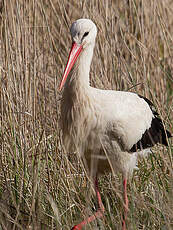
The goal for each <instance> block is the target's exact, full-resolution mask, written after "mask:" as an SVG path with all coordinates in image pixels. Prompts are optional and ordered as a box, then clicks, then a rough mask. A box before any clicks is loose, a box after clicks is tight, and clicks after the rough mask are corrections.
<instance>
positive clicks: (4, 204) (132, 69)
mask: <svg viewBox="0 0 173 230" xmlns="http://www.w3.org/2000/svg"><path fill="white" fill-rule="evenodd" d="M172 9H173V2H172V1H171V0H164V1H158V0H152V1H151V0H149V1H144V0H139V1H137V0H123V1H113V0H110V1H106V0H101V1H100V0H94V1H77V0H69V1H67V0H65V1H58V0H48V1H43V0H14V1H9V0H1V1H0V19H1V20H0V49H1V52H0V127H1V128H0V229H3V230H5V229H7V230H10V229H13V230H15V229H63V230H65V229H70V228H71V227H72V226H73V225H74V224H75V223H77V222H78V221H80V220H81V219H82V218H84V216H86V215H89V214H91V213H92V212H93V210H92V209H91V207H92V208H94V207H95V199H94V194H93V193H92V191H91V192H89V191H90V183H89V182H88V180H87V178H86V176H85V173H84V169H83V167H82V165H81V164H80V159H78V157H77V155H76V154H75V153H72V152H71V153H67V152H65V151H64V149H63V146H62V141H61V130H60V124H59V104H60V100H61V94H60V93H59V91H58V85H59V83H60V80H61V76H62V73H63V70H64V67H65V64H66V61H67V56H68V51H69V48H70V45H71V39H70V34H69V26H70V25H71V23H72V22H73V21H74V20H76V19H78V18H82V17H86V18H90V19H92V20H93V21H94V22H95V23H96V25H97V27H98V36H97V41H96V48H95V53H94V58H93V64H92V68H91V84H92V85H93V86H95V87H100V88H104V89H115V90H116V89H118V90H130V91H133V92H137V93H139V94H141V95H144V96H146V97H148V98H149V99H151V100H152V101H153V102H154V104H155V105H156V108H157V110H158V111H159V113H160V114H161V117H162V119H163V120H164V124H165V126H166V127H167V128H168V129H170V131H173V129H172V127H173V122H172V121H173V103H172V101H173V77H172V75H173V62H172V58H173V36H172V35H173V16H172V13H173V12H172V11H173V10H172ZM132 135H133V134H132ZM172 154H173V149H172V147H171V144H170V146H169V147H168V148H164V147H161V146H156V147H155V148H154V149H153V154H152V155H151V156H149V158H148V159H144V160H141V161H140V163H139V170H138V171H136V172H135V173H134V176H133V178H132V181H131V182H130V184H129V188H128V194H129V200H130V204H129V216H128V220H127V221H128V225H127V226H128V230H130V229H131V230H135V229H136V230H138V229H147V230H148V229H149V230H150V229H152V230H156V229H157V230H158V229H160V230H171V229H173V193H172V191H173V174H172V166H173V159H172V156H173V155H172ZM121 182H122V180H121V176H120V175H117V176H116V178H114V177H113V176H112V175H105V176H104V177H102V178H101V179H100V187H101V194H102V197H103V202H104V205H105V208H106V215H105V217H104V218H103V220H102V221H101V222H95V223H94V224H93V225H94V226H93V225H92V226H91V227H89V226H87V229H94V228H95V227H96V226H97V227H98V226H100V229H114V230H115V229H121V211H122V190H121ZM88 194H90V195H89V196H88ZM86 207H88V208H87V209H86ZM98 229H99V227H98Z"/></svg>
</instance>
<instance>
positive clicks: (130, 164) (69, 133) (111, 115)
mask: <svg viewBox="0 0 173 230" xmlns="http://www.w3.org/2000/svg"><path fill="white" fill-rule="evenodd" d="M96 34H97V28H96V26H95V24H94V23H93V22H92V21H91V20H89V19H79V20H77V21H76V22H74V23H73V24H72V27H71V35H72V40H73V45H72V49H71V51H70V55H69V59H68V63H67V65H66V69H65V72H64V75H63V79H62V82H61V85H60V89H62V87H63V86H64V85H65V88H64V91H63V97H62V102H61V122H62V130H63V140H64V145H65V147H66V149H67V150H68V151H72V149H74V150H77V151H78V153H79V154H80V155H81V156H82V157H83V158H84V159H85V160H86V162H87V167H88V169H89V171H90V170H93V169H92V168H91V163H92V165H93V167H94V172H95V175H93V177H94V178H96V175H98V174H102V173H105V172H106V171H110V170H111V169H113V170H114V171H115V172H117V171H119V172H121V173H122V174H123V176H124V200H125V216H124V220H123V229H125V228H126V226H125V219H126V213H127V209H128V200H127V194H126V179H127V177H128V175H130V174H131V173H132V172H133V169H134V168H135V167H136V164H137V155H138V153H137V150H139V152H140V153H142V152H143V149H147V151H149V149H148V148H149V147H151V146H153V145H154V144H155V143H158V142H160V143H163V144H165V145H167V141H166V135H167V136H168V137H170V136H171V135H170V133H169V132H168V131H166V134H165V132H164V128H163V125H162V122H160V121H161V120H160V118H159V117H157V115H158V114H157V113H156V112H155V111H152V108H151V107H152V103H151V102H150V101H149V100H147V99H145V98H143V97H141V96H138V95H137V94H134V93H131V92H122V91H112V90H100V89H96V88H93V87H91V86H90V85H89V71H90V64H91V60H92V56H93V49H94V45H95V38H96ZM74 63H75V65H74ZM73 65H74V68H73V71H71V72H70V70H71V68H72V67H73ZM68 75H70V76H68ZM67 76H68V78H67ZM65 82H66V84H65ZM157 124H158V125H160V126H159V127H158V128H156V126H157ZM155 130H156V134H155ZM156 137H157V138H156ZM140 140H141V141H140ZM144 152H146V150H145V151H144ZM96 194H97V198H98V203H99V209H98V211H97V213H96V214H95V216H92V217H89V218H88V219H87V220H86V221H83V222H81V223H80V224H79V225H76V226H75V227H74V228H73V229H81V228H82V226H83V225H85V224H86V223H88V222H91V221H92V220H93V219H95V217H101V216H102V214H103V211H104V209H103V205H102V203H101V198H100V197H99V195H98V194H99V192H98V187H97V181H96Z"/></svg>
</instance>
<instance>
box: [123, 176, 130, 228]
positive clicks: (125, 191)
mask: <svg viewBox="0 0 173 230" xmlns="http://www.w3.org/2000/svg"><path fill="white" fill-rule="evenodd" d="M123 189H124V203H125V206H124V216H123V222H122V229H123V230H126V219H127V212H128V203H129V201H128V197H127V179H126V178H125V179H124V181H123Z"/></svg>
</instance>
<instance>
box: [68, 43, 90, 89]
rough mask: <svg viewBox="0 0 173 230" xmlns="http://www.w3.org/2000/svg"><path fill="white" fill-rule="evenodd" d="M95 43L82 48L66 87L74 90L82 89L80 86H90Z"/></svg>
mask: <svg viewBox="0 0 173 230" xmlns="http://www.w3.org/2000/svg"><path fill="white" fill-rule="evenodd" d="M93 49H94V45H89V46H88V47H86V48H85V49H83V50H82V52H81V54H80V56H79V58H78V60H77V61H76V63H75V66H74V69H73V71H72V73H71V76H69V79H68V80H67V84H66V87H67V88H68V90H69V89H71V90H72V88H74V90H77V91H78V90H80V88H88V87H89V85H90V84H89V72H90V65H91V61H92V57H93Z"/></svg>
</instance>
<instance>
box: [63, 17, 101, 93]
mask: <svg viewBox="0 0 173 230" xmlns="http://www.w3.org/2000/svg"><path fill="white" fill-rule="evenodd" d="M70 32H71V36H72V42H73V43H72V47H71V50H70V54H69V58H68V61H67V65H66V68H65V71H64V75H63V79H62V81H61V84H60V90H61V89H62V87H63V86H64V84H65V81H66V79H67V76H68V74H69V72H70V70H71V68H72V67H73V65H74V63H75V62H76V60H77V58H78V56H79V54H80V53H81V52H82V50H84V49H87V47H88V46H89V45H92V46H94V44H95V38H96V35H97V27H96V25H95V24H94V23H93V22H92V21H91V20H90V19H78V20H77V21H75V22H73V24H72V26H71V29H70Z"/></svg>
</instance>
